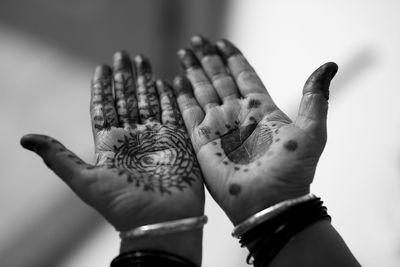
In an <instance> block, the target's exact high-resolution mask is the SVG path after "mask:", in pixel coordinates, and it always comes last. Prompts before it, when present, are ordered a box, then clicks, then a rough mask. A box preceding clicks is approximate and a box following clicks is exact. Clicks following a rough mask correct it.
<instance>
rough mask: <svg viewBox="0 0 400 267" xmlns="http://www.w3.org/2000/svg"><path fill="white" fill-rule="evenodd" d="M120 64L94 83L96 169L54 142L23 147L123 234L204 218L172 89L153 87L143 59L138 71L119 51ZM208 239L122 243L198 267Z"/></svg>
mask: <svg viewBox="0 0 400 267" xmlns="http://www.w3.org/2000/svg"><path fill="white" fill-rule="evenodd" d="M113 64H114V66H113V69H111V68H110V67H108V66H106V65H103V66H98V67H97V68H96V70H95V74H94V78H93V80H92V90H91V103H90V114H91V118H92V126H93V127H92V128H93V134H94V141H95V154H96V159H97V160H96V165H90V164H87V163H85V162H83V161H82V160H81V159H80V158H78V157H77V156H76V155H75V154H74V153H72V152H71V151H69V150H68V149H66V148H65V147H64V146H63V145H62V144H61V143H59V142H58V141H56V140H55V139H53V138H51V137H48V136H43V135H26V136H24V137H23V138H22V139H21V144H22V146H23V147H25V148H27V149H29V150H32V151H34V152H36V153H37V154H38V155H39V156H40V157H42V158H43V160H44V162H45V163H46V165H47V166H48V167H49V168H50V169H52V170H53V171H54V172H55V173H56V174H57V175H58V176H59V177H60V178H61V179H62V180H63V181H64V182H66V183H67V184H68V185H69V186H70V187H71V188H72V190H74V191H75V193H76V194H77V195H78V196H79V197H80V198H82V199H83V200H84V201H85V202H86V203H88V204H89V205H91V206H92V207H94V208H95V209H96V210H98V211H99V212H100V213H101V214H102V215H103V216H104V217H105V218H106V219H107V220H108V221H109V222H110V223H111V224H112V225H113V226H114V227H115V228H116V229H117V230H118V231H127V230H130V229H133V228H135V227H138V226H141V225H146V224H153V223H158V222H165V221H171V220H176V219H183V218H187V217H194V216H201V215H203V213H204V189H203V182H202V176H201V172H200V168H199V166H198V163H197V160H196V157H195V153H194V151H193V148H192V146H191V143H190V140H189V137H188V135H187V132H186V130H185V128H184V124H183V121H182V117H181V115H180V113H179V109H178V106H177V103H176V101H175V98H174V97H173V92H172V88H171V86H170V85H168V83H166V82H165V81H162V80H157V82H155V81H154V78H153V74H152V71H151V66H150V63H149V61H148V60H147V59H146V58H145V57H144V56H137V57H135V68H134V67H133V66H132V63H131V60H130V58H129V55H128V54H126V53H125V52H118V53H116V54H115V55H114V63H113ZM134 69H136V72H137V78H135V76H134V75H135V73H134ZM201 239H202V231H201V230H195V231H187V232H183V233H178V234H169V235H165V236H162V237H159V238H156V237H145V238H139V239H136V240H129V241H126V240H122V244H121V252H124V251H128V250H132V249H158V250H165V251H167V252H172V253H176V254H178V255H180V256H183V257H186V258H188V259H189V260H192V261H193V262H195V263H197V264H199V263H200V262H201ZM172 243H173V244H174V245H173V246H171V244H172Z"/></svg>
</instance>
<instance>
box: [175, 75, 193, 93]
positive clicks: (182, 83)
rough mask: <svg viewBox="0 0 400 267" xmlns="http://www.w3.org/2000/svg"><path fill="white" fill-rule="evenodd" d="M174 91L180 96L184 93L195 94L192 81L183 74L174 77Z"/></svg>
mask: <svg viewBox="0 0 400 267" xmlns="http://www.w3.org/2000/svg"><path fill="white" fill-rule="evenodd" d="M173 89H174V93H175V96H180V95H183V94H193V90H192V86H191V84H190V81H189V80H188V79H187V78H186V77H183V76H177V77H176V78H175V79H174V86H173Z"/></svg>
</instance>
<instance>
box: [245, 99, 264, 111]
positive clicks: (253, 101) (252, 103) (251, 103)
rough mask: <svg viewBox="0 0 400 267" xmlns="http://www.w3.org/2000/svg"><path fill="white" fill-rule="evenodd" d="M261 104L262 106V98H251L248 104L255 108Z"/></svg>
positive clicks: (249, 106)
mask: <svg viewBox="0 0 400 267" xmlns="http://www.w3.org/2000/svg"><path fill="white" fill-rule="evenodd" d="M259 106H261V102H260V100H257V99H250V100H249V103H248V105H247V108H248V109H253V108H258V107H259Z"/></svg>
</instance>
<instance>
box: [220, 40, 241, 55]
mask: <svg viewBox="0 0 400 267" xmlns="http://www.w3.org/2000/svg"><path fill="white" fill-rule="evenodd" d="M217 48H218V50H219V52H220V53H221V54H222V56H223V57H225V58H226V59H228V58H230V57H231V56H234V55H239V54H241V52H240V50H239V49H238V48H236V46H234V45H233V44H232V43H231V42H229V41H228V40H226V39H221V40H219V41H218V42H217Z"/></svg>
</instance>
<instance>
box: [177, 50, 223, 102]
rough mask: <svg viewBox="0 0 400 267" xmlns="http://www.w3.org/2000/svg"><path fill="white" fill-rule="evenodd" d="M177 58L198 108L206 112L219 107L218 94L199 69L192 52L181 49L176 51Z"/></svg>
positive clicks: (198, 63)
mask: <svg viewBox="0 0 400 267" xmlns="http://www.w3.org/2000/svg"><path fill="white" fill-rule="evenodd" d="M178 58H179V60H180V61H181V65H182V67H183V68H184V69H185V71H186V76H187V77H188V79H189V80H190V82H191V83H192V86H193V91H194V95H195V96H196V99H197V101H198V103H199V104H200V106H201V107H202V108H203V109H204V110H207V109H209V108H212V107H215V106H216V105H219V103H220V100H219V97H218V94H217V92H216V91H215V89H214V87H213V86H212V84H211V83H210V81H209V80H208V78H207V76H206V74H205V73H204V71H203V69H202V68H201V66H200V62H199V61H198V60H197V58H196V56H195V55H194V53H193V51H191V50H189V49H181V50H179V51H178Z"/></svg>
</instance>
